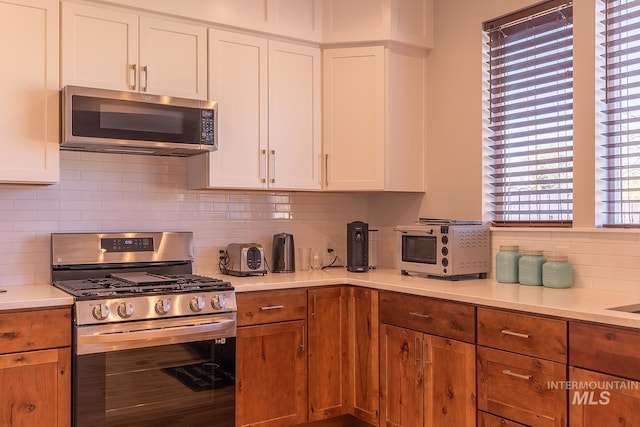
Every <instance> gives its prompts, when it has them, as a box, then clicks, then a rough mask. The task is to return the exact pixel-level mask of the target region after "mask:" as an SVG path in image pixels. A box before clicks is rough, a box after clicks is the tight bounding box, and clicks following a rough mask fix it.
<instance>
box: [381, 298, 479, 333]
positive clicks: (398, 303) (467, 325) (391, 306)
mask: <svg viewBox="0 0 640 427" xmlns="http://www.w3.org/2000/svg"><path fill="white" fill-rule="evenodd" d="M380 322H382V323H388V324H392V325H396V326H401V327H404V328H409V329H413V330H416V331H421V332H425V333H428V334H433V335H438V336H442V337H447V338H452V339H455V340H459V341H465V342H470V343H473V342H475V307H474V306H472V305H469V304H464V303H458V302H452V301H444V300H439V299H435V298H427V297H421V296H416V295H408V294H402V293H397V292H386V291H383V292H381V293H380Z"/></svg>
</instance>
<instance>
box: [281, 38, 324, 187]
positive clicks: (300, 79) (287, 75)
mask: <svg viewBox="0 0 640 427" xmlns="http://www.w3.org/2000/svg"><path fill="white" fill-rule="evenodd" d="M320 70H321V66H320V49H319V48H315V47H309V46H302V45H297V44H292V43H282V42H275V41H269V156H270V159H269V187H270V188H277V189H298V190H320V189H321V188H322V181H321V179H322V178H321V176H322V174H321V162H322V156H321V150H322V141H321V131H320V123H321V111H320V108H321V100H320V96H321V95H320Z"/></svg>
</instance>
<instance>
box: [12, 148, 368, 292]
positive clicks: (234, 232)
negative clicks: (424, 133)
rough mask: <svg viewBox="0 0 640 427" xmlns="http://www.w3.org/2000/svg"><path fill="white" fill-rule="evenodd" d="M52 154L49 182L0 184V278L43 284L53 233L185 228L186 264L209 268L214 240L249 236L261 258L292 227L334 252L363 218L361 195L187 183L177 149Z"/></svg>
mask: <svg viewBox="0 0 640 427" xmlns="http://www.w3.org/2000/svg"><path fill="white" fill-rule="evenodd" d="M61 158H62V160H61V177H60V178H61V179H60V182H59V183H58V184H55V185H50V186H28V185H0V232H1V233H2V238H1V239H0V255H1V256H0V285H15V284H27V283H48V282H49V280H50V277H49V276H50V272H49V270H50V264H51V261H50V234H51V233H53V232H80V231H158V230H163V231H193V232H194V236H195V252H196V262H195V264H194V271H195V272H196V273H198V274H203V275H218V274H219V273H218V251H219V249H223V248H225V247H226V246H227V244H228V243H232V242H255V243H260V244H262V245H263V246H264V247H265V251H266V254H267V257H268V258H270V253H271V240H272V236H273V234H275V233H280V232H287V233H292V234H293V235H294V237H295V244H296V247H303V246H305V247H313V248H318V249H323V250H324V249H326V246H327V245H331V246H333V247H334V249H335V250H336V253H337V254H338V255H339V256H340V257H341V260H339V261H342V260H344V257H345V254H346V252H345V251H346V248H345V244H346V243H345V236H346V223H347V222H350V221H354V220H363V221H366V220H367V197H366V196H365V195H354V194H329V193H311V192H304V193H297V192H278V191H271V192H266V191H254V192H250V191H218V190H216V191H195V190H187V160H186V159H184V158H173V157H150V156H132V155H120V154H99V153H79V152H69V151H63V152H62V153H61ZM332 260H333V257H332V256H330V255H327V257H326V259H325V262H326V263H328V262H330V261H332Z"/></svg>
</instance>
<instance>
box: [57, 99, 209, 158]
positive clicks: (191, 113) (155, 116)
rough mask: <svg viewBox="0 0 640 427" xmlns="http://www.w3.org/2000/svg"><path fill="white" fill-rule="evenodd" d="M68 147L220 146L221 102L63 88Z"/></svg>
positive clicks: (150, 149) (64, 144) (189, 151)
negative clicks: (219, 114)
mask: <svg viewBox="0 0 640 427" xmlns="http://www.w3.org/2000/svg"><path fill="white" fill-rule="evenodd" d="M61 96H62V100H61V101H62V136H61V144H60V147H61V148H62V149H66V150H77V151H99V152H107V153H125V154H148V155H162V156H190V155H193V154H198V153H203V152H207V151H213V150H216V149H217V148H218V103H217V102H216V101H203V100H199V99H186V98H176V97H170V96H161V95H150V94H146V93H145V94H143V93H135V92H124V91H113V90H105V89H95V88H86V87H79V86H66V87H65V88H63V89H62V93H61Z"/></svg>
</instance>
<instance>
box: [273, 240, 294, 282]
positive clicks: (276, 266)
mask: <svg viewBox="0 0 640 427" xmlns="http://www.w3.org/2000/svg"><path fill="white" fill-rule="evenodd" d="M295 253H296V249H295V246H294V243H293V235H291V234H288V233H279V234H274V235H273V258H272V262H273V268H272V271H273V272H274V273H293V272H295V271H296V258H295Z"/></svg>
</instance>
